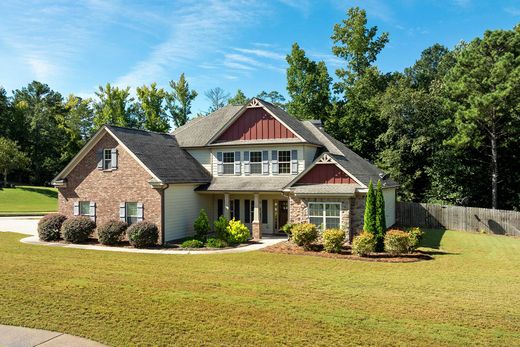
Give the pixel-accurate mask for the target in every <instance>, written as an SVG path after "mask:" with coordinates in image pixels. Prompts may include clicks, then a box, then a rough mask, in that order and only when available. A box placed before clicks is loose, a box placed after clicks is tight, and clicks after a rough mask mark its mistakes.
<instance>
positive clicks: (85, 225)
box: [61, 216, 96, 243]
mask: <svg viewBox="0 0 520 347" xmlns="http://www.w3.org/2000/svg"><path fill="white" fill-rule="evenodd" d="M94 229H96V222H94V221H93V220H92V219H90V218H89V217H85V216H76V217H72V218H69V219H67V220H66V221H65V222H63V225H62V226H61V233H62V235H63V239H64V240H65V241H67V242H71V243H83V242H86V241H87V240H88V238H89V237H90V235H92V233H93V232H94Z"/></svg>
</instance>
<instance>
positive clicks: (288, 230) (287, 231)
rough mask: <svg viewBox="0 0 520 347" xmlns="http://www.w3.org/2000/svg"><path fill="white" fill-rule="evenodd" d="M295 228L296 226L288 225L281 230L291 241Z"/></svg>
mask: <svg viewBox="0 0 520 347" xmlns="http://www.w3.org/2000/svg"><path fill="white" fill-rule="evenodd" d="M293 226H294V224H291V223H287V224H285V225H284V226H283V227H281V228H280V231H282V232H283V233H285V234H287V236H288V237H289V240H290V239H291V236H292V228H293Z"/></svg>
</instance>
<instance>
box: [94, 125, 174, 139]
mask: <svg viewBox="0 0 520 347" xmlns="http://www.w3.org/2000/svg"><path fill="white" fill-rule="evenodd" d="M103 126H105V127H107V128H118V129H126V130H132V131H140V132H143V133H152V134H158V135H168V136H171V137H173V136H172V135H171V134H169V133H163V132H160V131H153V130H148V129H139V128H131V127H122V126H119V125H112V124H103Z"/></svg>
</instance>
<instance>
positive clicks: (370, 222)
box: [363, 180, 376, 234]
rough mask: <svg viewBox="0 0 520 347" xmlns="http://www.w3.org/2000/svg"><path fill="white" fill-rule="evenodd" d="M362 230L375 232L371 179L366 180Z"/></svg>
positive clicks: (374, 199)
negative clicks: (366, 190) (366, 188)
mask: <svg viewBox="0 0 520 347" xmlns="http://www.w3.org/2000/svg"><path fill="white" fill-rule="evenodd" d="M363 230H364V231H368V232H369V233H372V234H375V233H376V195H375V192H374V185H373V184H372V180H370V182H368V192H367V196H366V202H365V214H364V218H363Z"/></svg>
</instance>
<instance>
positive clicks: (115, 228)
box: [97, 220, 128, 246]
mask: <svg viewBox="0 0 520 347" xmlns="http://www.w3.org/2000/svg"><path fill="white" fill-rule="evenodd" d="M126 228H128V224H126V223H125V222H122V221H119V220H111V221H109V222H107V223H105V224H103V225H101V226H100V227H98V228H97V235H98V241H99V242H100V243H102V244H104V245H109V246H112V245H115V244H117V243H119V242H121V239H122V238H123V234H124V233H125V231H126Z"/></svg>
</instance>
